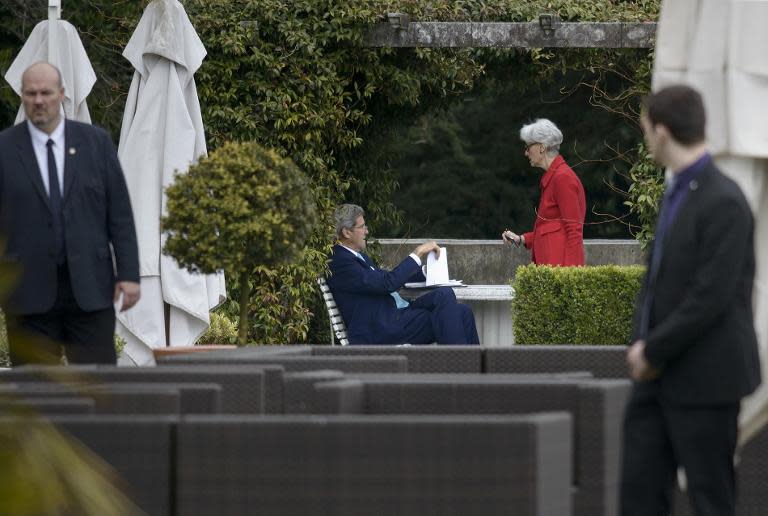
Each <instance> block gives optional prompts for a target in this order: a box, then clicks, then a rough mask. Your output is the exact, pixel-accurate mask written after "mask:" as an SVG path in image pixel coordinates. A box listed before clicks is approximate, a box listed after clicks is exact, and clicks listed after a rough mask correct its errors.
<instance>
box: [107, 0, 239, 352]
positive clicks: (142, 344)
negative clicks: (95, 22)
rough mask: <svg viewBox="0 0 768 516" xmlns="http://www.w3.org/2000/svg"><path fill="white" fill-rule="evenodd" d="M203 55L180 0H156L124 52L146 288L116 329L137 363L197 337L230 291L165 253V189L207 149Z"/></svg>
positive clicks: (129, 147) (127, 135) (127, 134)
mask: <svg viewBox="0 0 768 516" xmlns="http://www.w3.org/2000/svg"><path fill="white" fill-rule="evenodd" d="M205 54H206V52H205V48H204V47H203V44H202V42H201V41H200V38H199V37H198V35H197V33H196V32H195V29H194V27H193V26H192V24H191V23H190V21H189V18H188V17H187V14H186V12H185V11H184V8H183V6H182V5H181V4H180V3H179V2H178V1H177V0H154V1H153V2H151V3H150V4H149V5H148V6H147V8H146V10H145V11H144V14H143V16H142V18H141V20H140V22H139V24H138V26H137V27H136V30H135V32H134V33H133V35H132V37H131V39H130V41H129V42H128V45H127V46H126V48H125V50H124V52H123V56H125V58H126V59H128V60H129V61H130V62H131V64H132V65H133V67H134V69H135V72H134V75H133V81H132V83H131V87H130V90H129V93H128V99H127V102H126V107H125V113H124V114H123V124H122V130H121V133H120V144H119V148H118V155H119V157H120V162H121V163H122V166H123V170H124V172H125V176H126V181H127V183H128V190H129V192H130V194H131V202H132V205H133V212H134V217H135V220H136V229H137V233H138V242H139V260H140V272H141V290H142V295H141V300H140V301H139V302H138V303H137V304H136V306H135V307H134V308H133V309H131V310H128V311H126V312H122V313H120V314H119V315H118V330H117V331H118V333H119V334H120V335H121V336H122V337H123V338H125V339H126V341H127V346H126V348H125V353H126V354H127V355H128V356H129V357H130V358H131V359H132V360H133V361H134V362H135V363H136V364H138V365H145V364H150V363H153V362H154V359H153V355H152V349H153V348H158V347H165V346H167V345H171V346H186V345H191V344H193V343H194V342H195V340H196V339H197V338H198V337H199V336H200V335H201V334H202V333H203V332H204V331H205V330H206V329H207V327H208V325H209V321H210V319H209V311H210V310H211V309H212V308H213V307H215V306H217V305H218V304H220V303H221V302H223V301H224V299H225V297H226V290H225V286H224V275H223V274H218V275H197V274H191V273H189V272H187V271H186V270H184V269H181V268H180V267H179V266H178V264H177V263H176V261H175V260H174V259H173V258H170V257H168V256H165V255H163V254H162V253H161V249H162V245H163V241H164V238H163V235H162V233H161V231H160V217H161V216H162V215H163V214H165V195H164V190H165V188H166V187H167V186H168V185H170V184H171V183H172V182H173V177H174V173H175V172H176V171H178V172H179V173H184V172H185V171H186V170H187V169H188V167H189V166H190V165H191V164H193V163H194V162H196V161H197V160H198V159H199V158H200V157H201V156H205V155H206V144H205V134H204V131H203V120H202V116H201V113H200V103H199V100H198V98H197V89H196V87H195V80H194V73H195V71H196V70H197V69H198V68H199V67H200V65H201V64H202V61H203V58H204V57H205Z"/></svg>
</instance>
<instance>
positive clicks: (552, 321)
mask: <svg viewBox="0 0 768 516" xmlns="http://www.w3.org/2000/svg"><path fill="white" fill-rule="evenodd" d="M644 273H645V267H641V266H639V265H632V266H618V265H601V266H597V267H549V266H535V265H524V266H521V267H518V269H517V272H516V276H515V280H514V281H513V282H512V286H513V287H514V289H515V299H514V301H513V302H512V314H513V320H514V331H515V342H516V343H517V344H618V345H624V344H627V343H628V342H629V339H630V332H631V331H632V313H633V310H634V302H635V298H636V297H637V293H638V291H639V290H640V283H641V280H642V278H643V274H644Z"/></svg>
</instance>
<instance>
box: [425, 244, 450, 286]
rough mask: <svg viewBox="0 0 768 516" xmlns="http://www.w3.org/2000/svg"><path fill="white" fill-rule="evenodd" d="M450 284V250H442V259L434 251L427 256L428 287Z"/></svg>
mask: <svg viewBox="0 0 768 516" xmlns="http://www.w3.org/2000/svg"><path fill="white" fill-rule="evenodd" d="M443 283H448V250H447V249H446V248H445V247H441V248H440V257H439V258H438V257H436V256H435V252H434V251H432V252H430V253H429V254H428V255H427V286H428V287H430V286H432V285H439V284H443Z"/></svg>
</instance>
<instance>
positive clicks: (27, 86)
mask: <svg viewBox="0 0 768 516" xmlns="http://www.w3.org/2000/svg"><path fill="white" fill-rule="evenodd" d="M63 100H64V86H63V84H62V81H61V73H59V70H58V69H57V68H56V67H55V66H53V65H50V64H48V63H35V64H33V65H31V66H30V67H29V68H27V69H26V70H25V71H24V74H23V75H22V76H21V101H22V103H23V104H24V112H25V113H26V115H27V118H28V119H29V121H30V122H32V124H33V125H34V126H35V127H37V128H38V129H40V130H41V131H44V132H46V133H48V134H51V133H52V132H53V130H54V129H56V127H58V125H59V122H60V121H61V115H60V109H61V103H62V101H63Z"/></svg>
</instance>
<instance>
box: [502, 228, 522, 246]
mask: <svg viewBox="0 0 768 516" xmlns="http://www.w3.org/2000/svg"><path fill="white" fill-rule="evenodd" d="M501 239H502V240H503V241H504V243H505V244H515V245H520V235H517V234H515V233H513V232H512V231H510V230H508V229H505V230H504V232H502V233H501Z"/></svg>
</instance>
